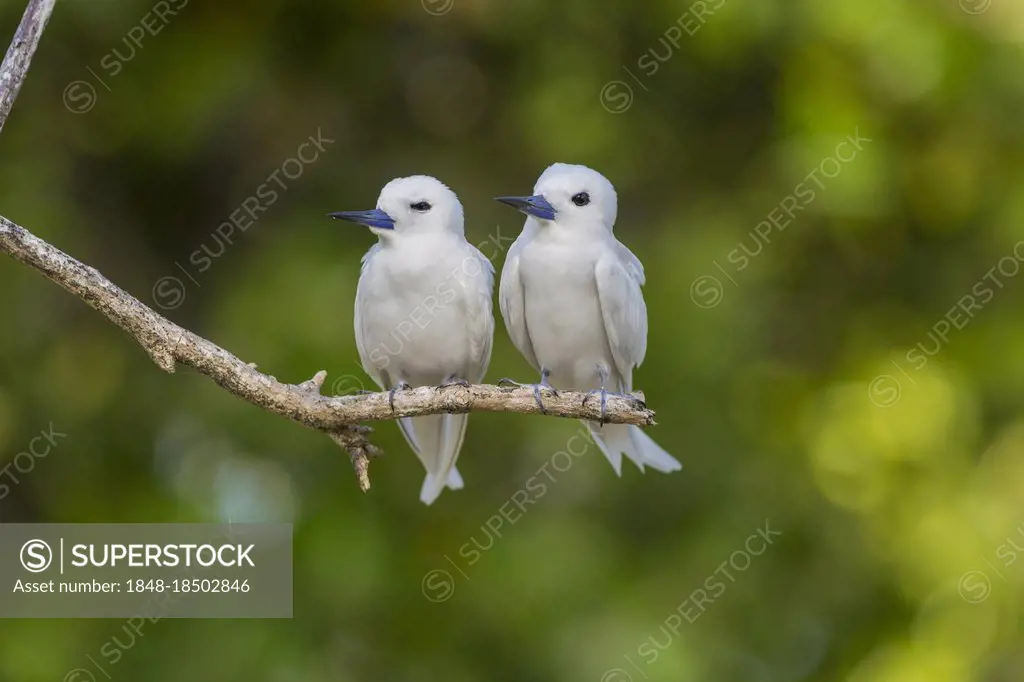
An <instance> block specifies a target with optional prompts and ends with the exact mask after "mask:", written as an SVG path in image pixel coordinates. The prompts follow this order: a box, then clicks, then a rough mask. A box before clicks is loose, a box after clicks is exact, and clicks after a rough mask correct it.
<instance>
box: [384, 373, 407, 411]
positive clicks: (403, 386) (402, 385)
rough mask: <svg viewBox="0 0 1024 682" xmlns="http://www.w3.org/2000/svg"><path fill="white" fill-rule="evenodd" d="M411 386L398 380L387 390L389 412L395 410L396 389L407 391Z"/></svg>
mask: <svg viewBox="0 0 1024 682" xmlns="http://www.w3.org/2000/svg"><path fill="white" fill-rule="evenodd" d="M410 388H412V386H410V385H409V384H407V383H406V382H404V381H399V382H398V383H397V384H396V385H395V387H394V388H392V389H391V390H390V391H388V405H390V406H391V412H392V413H394V411H395V392H396V391H408V390H409V389H410Z"/></svg>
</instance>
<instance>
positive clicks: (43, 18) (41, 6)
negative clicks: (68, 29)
mask: <svg viewBox="0 0 1024 682" xmlns="http://www.w3.org/2000/svg"><path fill="white" fill-rule="evenodd" d="M54 2H56V0H29V3H28V7H26V8H25V14H24V15H23V16H22V18H21V24H20V25H19V26H18V30H17V31H16V32H15V34H14V40H13V41H11V46H10V48H8V50H7V55H6V56H5V57H4V61H3V64H2V65H0V130H3V129H4V123H6V122H7V116H8V115H9V114H10V113H11V107H13V106H14V100H15V99H17V97H18V91H19V90H21V84H22V83H23V82H24V80H25V74H26V73H27V72H28V67H29V64H31V63H32V55H33V54H35V51H36V46H37V45H39V39H40V38H41V37H42V36H43V29H44V28H46V23H47V22H48V21H49V20H50V13H51V12H53V4H54Z"/></svg>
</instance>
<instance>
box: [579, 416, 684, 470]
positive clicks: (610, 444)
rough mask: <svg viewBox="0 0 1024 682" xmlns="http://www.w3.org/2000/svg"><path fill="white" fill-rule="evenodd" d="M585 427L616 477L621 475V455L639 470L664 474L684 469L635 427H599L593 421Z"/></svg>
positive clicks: (607, 425)
mask: <svg viewBox="0 0 1024 682" xmlns="http://www.w3.org/2000/svg"><path fill="white" fill-rule="evenodd" d="M587 426H588V427H589V428H590V433H591V434H592V435H593V437H594V442H595V443H596V444H597V447H598V448H600V450H601V452H603V453H604V456H605V457H607V458H608V461H609V462H610V463H611V465H612V468H613V469H615V473H616V475H618V476H621V475H622V455H626V457H628V458H629V459H630V460H632V461H633V463H634V464H636V465H637V467H638V468H639V469H640V471H643V470H644V467H645V466H649V467H651V468H653V469H656V470H658V471H661V472H663V473H666V474H667V473H670V472H672V471H679V470H680V469H682V468H683V465H682V464H680V463H679V461H678V460H676V458H675V457H673V456H672V455H670V454H668V453H667V452H665V450H663V449H662V448H661V446H659V445H658V444H657V443H655V442H654V440H653V439H652V438H651V437H650V436H648V435H647V434H646V433H644V431H643V429H641V428H640V427H638V426H627V425H624V424H606V425H604V426H603V427H602V426H599V425H598V424H596V423H594V422H587Z"/></svg>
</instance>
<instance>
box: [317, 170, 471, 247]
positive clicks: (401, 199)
mask: <svg viewBox="0 0 1024 682" xmlns="http://www.w3.org/2000/svg"><path fill="white" fill-rule="evenodd" d="M328 215H329V216H330V217H331V218H337V219H339V220H348V221H351V222H354V223H359V224H360V225H366V226H367V227H369V228H370V230H371V231H372V232H374V233H375V234H377V235H379V236H382V237H385V238H388V237H390V236H391V235H394V234H396V233H397V234H403V233H417V232H444V231H448V232H455V233H457V234H464V225H463V213H462V204H461V203H460V202H459V198H458V197H457V196H455V192H453V191H451V190H450V189H448V187H447V186H446V185H445V184H444V183H442V182H441V181H440V180H438V179H437V178H432V177H430V176H429V175H412V176H409V177H407V178H395V179H394V180H392V181H391V182H389V183H388V184H386V185H384V188H383V189H381V191H380V196H379V197H377V208H375V209H373V210H370V211H339V212H337V213H329V214H328Z"/></svg>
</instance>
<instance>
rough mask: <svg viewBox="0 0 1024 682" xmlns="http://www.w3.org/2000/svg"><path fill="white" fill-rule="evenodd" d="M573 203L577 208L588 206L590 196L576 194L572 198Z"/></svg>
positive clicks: (583, 193) (582, 193) (584, 193)
mask: <svg viewBox="0 0 1024 682" xmlns="http://www.w3.org/2000/svg"><path fill="white" fill-rule="evenodd" d="M572 203H574V204H576V205H577V206H586V205H587V204H589V203H590V195H589V194H587V193H586V192H580V193H579V194H574V195H573V197H572Z"/></svg>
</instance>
